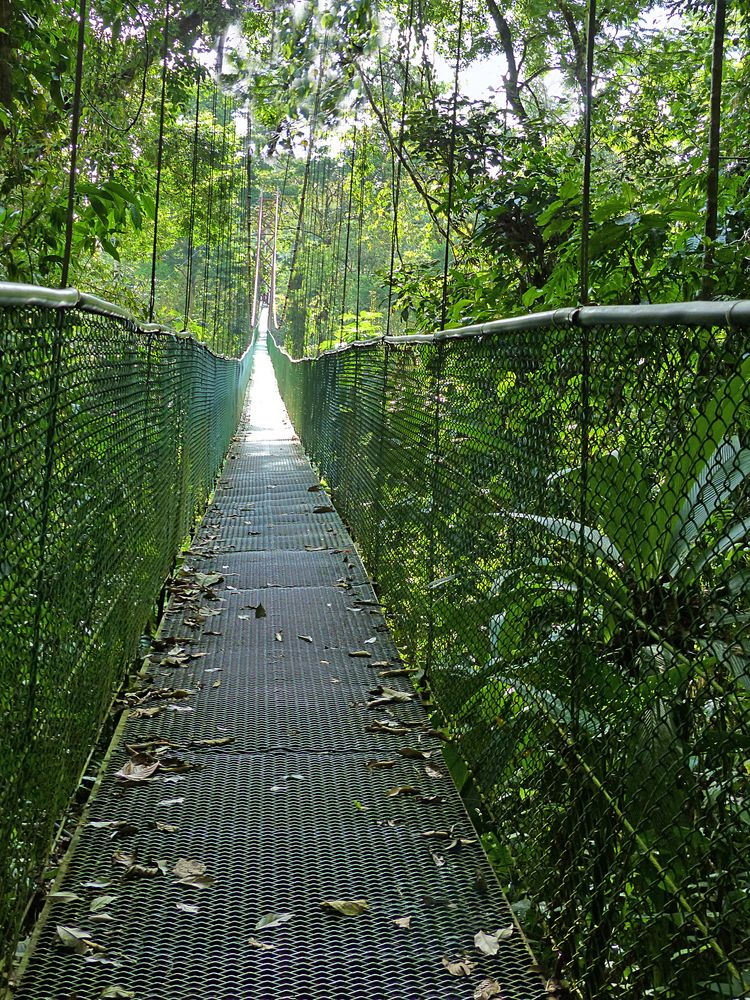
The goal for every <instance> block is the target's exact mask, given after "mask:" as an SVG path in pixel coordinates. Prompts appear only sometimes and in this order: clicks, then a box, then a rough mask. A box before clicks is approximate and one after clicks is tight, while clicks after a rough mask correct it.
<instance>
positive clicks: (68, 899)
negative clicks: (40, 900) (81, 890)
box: [47, 892, 81, 903]
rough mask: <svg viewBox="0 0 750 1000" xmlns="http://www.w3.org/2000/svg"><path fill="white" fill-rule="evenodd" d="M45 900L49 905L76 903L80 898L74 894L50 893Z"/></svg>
mask: <svg viewBox="0 0 750 1000" xmlns="http://www.w3.org/2000/svg"><path fill="white" fill-rule="evenodd" d="M47 899H48V900H49V901H50V902H51V903H78V902H80V900H81V897H80V896H78V895H76V893H74V892H51V893H50V894H49V896H47Z"/></svg>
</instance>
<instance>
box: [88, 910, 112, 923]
mask: <svg viewBox="0 0 750 1000" xmlns="http://www.w3.org/2000/svg"><path fill="white" fill-rule="evenodd" d="M114 919H115V918H114V917H113V916H112V914H111V913H107V912H106V910H105V911H104V912H103V913H92V914H91V915H90V916H89V920H91V921H92V922H94V923H111V922H112V921H114Z"/></svg>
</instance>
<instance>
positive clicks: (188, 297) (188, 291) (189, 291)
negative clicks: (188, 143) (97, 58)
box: [183, 67, 201, 329]
mask: <svg viewBox="0 0 750 1000" xmlns="http://www.w3.org/2000/svg"><path fill="white" fill-rule="evenodd" d="M200 106H201V70H200V67H199V68H198V69H197V70H196V81H195V121H194V123H193V163H192V177H191V180H190V223H189V227H190V228H189V231H188V252H187V274H186V276H185V319H184V323H183V326H184V327H185V329H187V325H188V322H189V320H190V309H191V306H192V304H193V256H194V254H195V202H196V195H197V191H196V189H197V186H198V124H199V119H200Z"/></svg>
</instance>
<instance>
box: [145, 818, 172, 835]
mask: <svg viewBox="0 0 750 1000" xmlns="http://www.w3.org/2000/svg"><path fill="white" fill-rule="evenodd" d="M149 827H150V828H151V829H152V830H158V831H159V833H177V831H178V829H179V827H177V826H175V825H174V823H159V822H158V820H155V821H154V822H152V823H149Z"/></svg>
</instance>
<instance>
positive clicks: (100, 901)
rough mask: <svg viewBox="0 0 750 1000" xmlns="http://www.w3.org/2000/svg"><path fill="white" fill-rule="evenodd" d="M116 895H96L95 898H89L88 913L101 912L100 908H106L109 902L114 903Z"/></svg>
mask: <svg viewBox="0 0 750 1000" xmlns="http://www.w3.org/2000/svg"><path fill="white" fill-rule="evenodd" d="M116 899H117V896H97V897H96V899H92V900H91V906H89V912H90V913H101V911H102V910H106V909H107V907H108V906H109V904H110V903H114V901H115V900H116Z"/></svg>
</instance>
